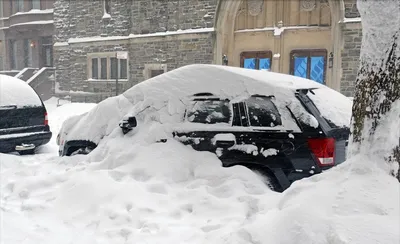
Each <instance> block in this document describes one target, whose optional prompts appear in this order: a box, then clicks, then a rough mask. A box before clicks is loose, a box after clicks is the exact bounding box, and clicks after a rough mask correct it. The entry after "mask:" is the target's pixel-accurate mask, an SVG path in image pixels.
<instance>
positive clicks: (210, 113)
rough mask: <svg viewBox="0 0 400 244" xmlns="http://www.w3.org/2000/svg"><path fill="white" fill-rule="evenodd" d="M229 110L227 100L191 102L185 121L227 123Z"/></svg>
mask: <svg viewBox="0 0 400 244" xmlns="http://www.w3.org/2000/svg"><path fill="white" fill-rule="evenodd" d="M230 119H231V110H230V105H229V101H228V100H224V101H222V100H197V101H192V102H191V104H190V106H189V108H188V110H187V120H188V121H189V122H192V123H203V124H217V123H229V122H230Z"/></svg>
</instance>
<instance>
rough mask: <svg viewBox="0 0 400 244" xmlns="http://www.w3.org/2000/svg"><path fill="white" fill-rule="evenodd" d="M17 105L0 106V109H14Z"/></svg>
mask: <svg viewBox="0 0 400 244" xmlns="http://www.w3.org/2000/svg"><path fill="white" fill-rule="evenodd" d="M16 108H17V105H4V106H0V109H16Z"/></svg>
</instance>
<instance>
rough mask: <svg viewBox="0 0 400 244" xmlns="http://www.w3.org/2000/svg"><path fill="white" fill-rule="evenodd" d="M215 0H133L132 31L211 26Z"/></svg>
mask: <svg viewBox="0 0 400 244" xmlns="http://www.w3.org/2000/svg"><path fill="white" fill-rule="evenodd" d="M217 1H218V0H170V1H165V0H135V1H133V4H132V8H131V14H132V23H133V24H132V33H134V34H146V33H154V32H164V31H175V30H179V29H181V30H185V29H197V28H206V27H213V25H214V16H215V10H216V8H217Z"/></svg>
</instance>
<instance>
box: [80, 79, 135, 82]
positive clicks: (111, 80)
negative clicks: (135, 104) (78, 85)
mask: <svg viewBox="0 0 400 244" xmlns="http://www.w3.org/2000/svg"><path fill="white" fill-rule="evenodd" d="M86 81H87V82H90V83H113V82H115V79H93V78H89V79H87V80H86ZM118 82H122V83H123V82H128V79H121V78H119V79H118Z"/></svg>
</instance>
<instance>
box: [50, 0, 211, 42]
mask: <svg viewBox="0 0 400 244" xmlns="http://www.w3.org/2000/svg"><path fill="white" fill-rule="evenodd" d="M217 1H218V0H171V1H170V0H168V1H166V0H110V12H111V13H110V15H111V18H103V15H104V5H103V1H100V0H87V1H79V0H56V1H55V3H54V20H55V21H54V24H55V28H56V38H55V41H56V42H65V41H67V40H68V39H69V38H79V37H93V36H125V35H129V34H132V33H133V34H146V33H154V32H164V31H175V30H179V29H181V30H185V29H197V28H206V27H213V25H214V17H215V10H216V8H217Z"/></svg>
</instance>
